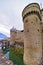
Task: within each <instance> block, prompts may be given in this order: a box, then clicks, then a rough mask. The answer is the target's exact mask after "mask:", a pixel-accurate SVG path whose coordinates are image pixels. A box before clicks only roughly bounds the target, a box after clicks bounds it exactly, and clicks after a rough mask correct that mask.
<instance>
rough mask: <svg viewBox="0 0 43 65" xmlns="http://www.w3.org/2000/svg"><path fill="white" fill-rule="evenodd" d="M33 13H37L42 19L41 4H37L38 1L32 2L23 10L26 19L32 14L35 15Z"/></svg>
mask: <svg viewBox="0 0 43 65" xmlns="http://www.w3.org/2000/svg"><path fill="white" fill-rule="evenodd" d="M33 14H35V15H37V16H38V18H39V19H40V20H41V15H40V6H39V4H37V3H31V4H29V5H27V6H26V7H25V8H24V10H23V12H22V16H23V20H24V19H25V18H26V17H28V16H30V15H33Z"/></svg>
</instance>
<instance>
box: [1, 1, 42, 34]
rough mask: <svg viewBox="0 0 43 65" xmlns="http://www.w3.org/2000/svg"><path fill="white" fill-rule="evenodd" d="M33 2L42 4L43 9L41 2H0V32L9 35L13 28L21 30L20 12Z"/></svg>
mask: <svg viewBox="0 0 43 65" xmlns="http://www.w3.org/2000/svg"><path fill="white" fill-rule="evenodd" d="M33 2H37V3H39V4H42V8H43V1H42V0H0V32H2V33H4V34H6V35H9V33H10V31H9V30H10V29H11V28H12V27H13V26H14V27H15V28H16V29H18V30H23V21H22V11H23V9H24V7H25V6H27V5H28V4H29V3H33Z"/></svg>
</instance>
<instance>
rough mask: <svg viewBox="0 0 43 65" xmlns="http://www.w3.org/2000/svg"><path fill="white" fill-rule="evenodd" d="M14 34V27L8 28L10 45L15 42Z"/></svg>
mask: <svg viewBox="0 0 43 65" xmlns="http://www.w3.org/2000/svg"><path fill="white" fill-rule="evenodd" d="M15 36H16V29H15V28H14V27H13V28H12V29H11V30H10V45H14V43H15Z"/></svg>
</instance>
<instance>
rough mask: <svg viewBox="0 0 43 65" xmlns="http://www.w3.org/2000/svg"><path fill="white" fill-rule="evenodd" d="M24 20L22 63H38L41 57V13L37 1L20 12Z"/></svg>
mask: <svg viewBox="0 0 43 65" xmlns="http://www.w3.org/2000/svg"><path fill="white" fill-rule="evenodd" d="M22 16H23V21H24V64H25V65H39V64H40V63H41V59H42V38H41V27H40V22H41V15H40V7H39V5H38V4H37V3H32V4H30V5H28V6H27V7H25V8H24V10H23V12H22Z"/></svg>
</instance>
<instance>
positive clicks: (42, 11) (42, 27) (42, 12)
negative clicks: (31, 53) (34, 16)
mask: <svg viewBox="0 0 43 65" xmlns="http://www.w3.org/2000/svg"><path fill="white" fill-rule="evenodd" d="M41 18H42V22H41V24H40V25H41V35H42V63H43V9H42V10H41Z"/></svg>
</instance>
